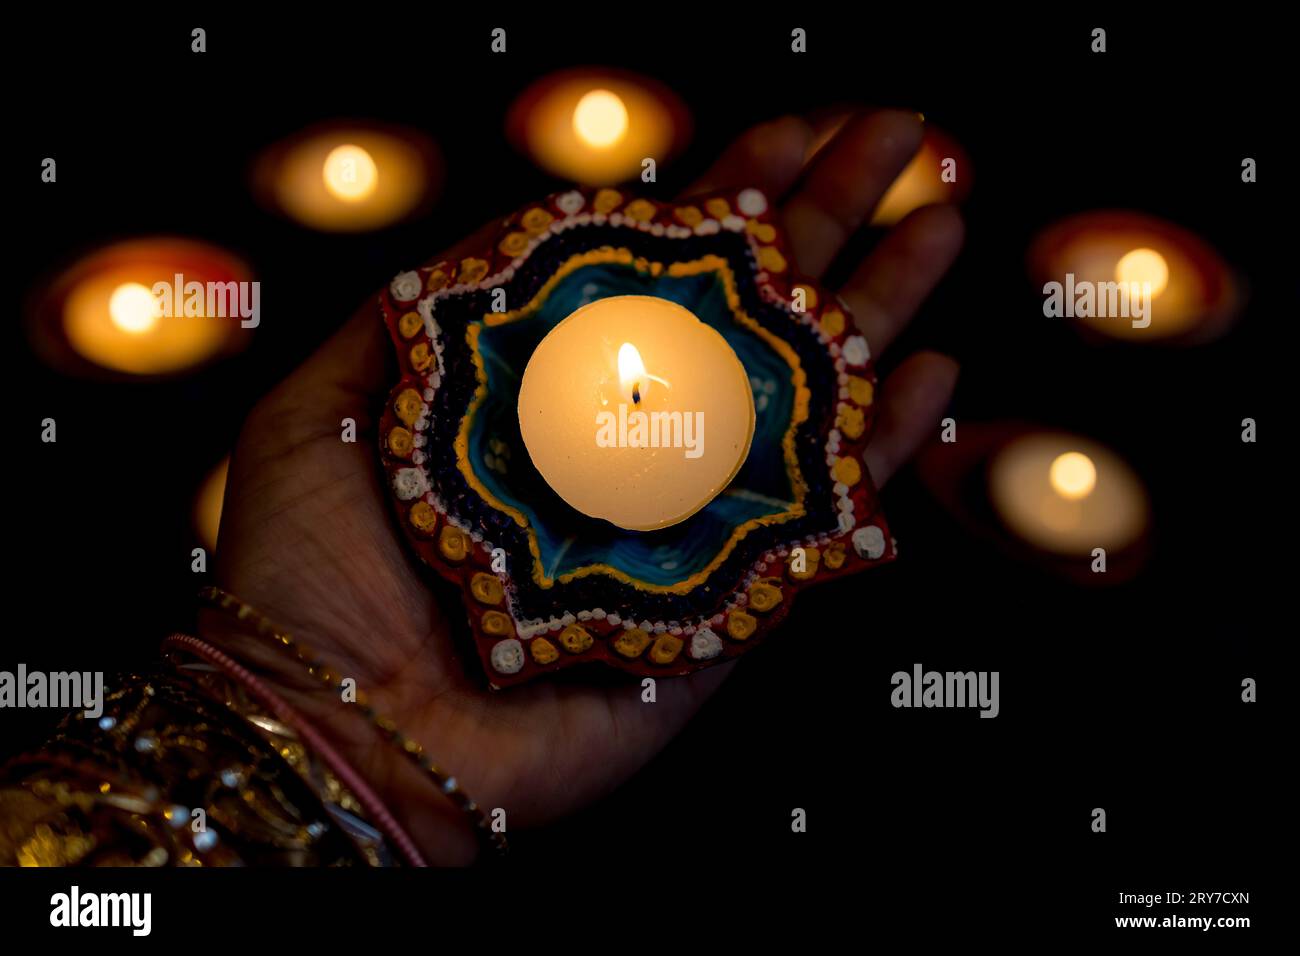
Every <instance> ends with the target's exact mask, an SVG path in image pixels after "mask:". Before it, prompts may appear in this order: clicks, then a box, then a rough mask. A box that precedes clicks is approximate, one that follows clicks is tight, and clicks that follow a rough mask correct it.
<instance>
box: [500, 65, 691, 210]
mask: <svg viewBox="0 0 1300 956" xmlns="http://www.w3.org/2000/svg"><path fill="white" fill-rule="evenodd" d="M689 126H690V123H689V119H688V118H687V112H686V109H685V107H684V106H683V105H682V104H681V101H680V100H679V99H678V98H677V97H676V96H674V95H673V94H672V93H671V92H670V91H668V90H667V89H666V88H665V87H663V86H662V85H660V84H658V83H656V82H654V81H652V80H650V79H648V78H646V77H641V76H635V75H633V74H631V73H627V72H621V71H613V70H587V69H583V70H572V71H568V72H564V73H559V74H554V75H551V76H547V77H543V78H542V79H541V80H539V81H538V82H537V83H534V84H533V85H532V86H530V87H529V88H528V89H527V90H525V91H524V92H523V93H522V94H521V95H520V96H519V98H518V99H517V100H516V101H515V103H514V104H513V105H512V106H511V108H510V112H509V114H508V115H507V118H506V132H507V135H508V136H509V138H510V140H511V142H512V143H514V145H515V147H516V148H518V149H519V150H521V151H522V152H524V153H526V154H527V155H528V156H529V157H531V158H532V159H533V161H534V162H536V163H537V164H538V165H539V166H541V167H542V168H543V169H545V170H546V171H547V172H550V173H552V174H554V175H557V176H561V177H563V178H565V179H570V180H573V181H574V182H579V183H586V184H591V185H609V184H612V183H616V182H619V181H621V180H624V179H629V178H631V177H633V176H639V175H641V173H642V172H643V171H644V168H645V167H644V163H645V161H646V160H647V159H649V160H652V161H653V162H654V163H655V164H656V166H657V164H659V163H662V162H663V161H664V160H665V159H667V158H668V157H669V156H670V155H672V154H673V153H674V152H676V151H677V150H678V149H680V148H681V146H682V145H683V143H684V141H685V138H686V134H687V131H688V128H689Z"/></svg>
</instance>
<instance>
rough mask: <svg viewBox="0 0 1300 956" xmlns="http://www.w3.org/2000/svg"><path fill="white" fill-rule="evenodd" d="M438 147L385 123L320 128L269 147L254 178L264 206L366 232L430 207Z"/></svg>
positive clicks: (335, 228) (305, 220)
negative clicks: (381, 124)
mask: <svg viewBox="0 0 1300 956" xmlns="http://www.w3.org/2000/svg"><path fill="white" fill-rule="evenodd" d="M439 168H440V163H439V160H438V153H437V149H436V148H435V147H434V145H433V143H432V141H430V140H429V139H428V137H426V136H424V135H423V134H420V133H417V132H415V131H412V130H407V129H399V128H397V127H386V126H384V127H381V126H378V125H367V126H358V125H349V126H341V125H325V126H319V127H313V128H312V129H309V130H306V131H304V132H303V133H300V134H298V135H297V136H294V137H291V138H289V139H287V140H284V141H283V142H280V143H277V144H275V145H274V146H272V147H271V148H269V149H268V150H266V151H265V152H264V153H263V154H262V156H261V157H260V159H259V160H258V162H257V164H256V166H255V167H254V173H253V184H254V189H255V192H256V194H257V195H258V197H259V198H260V199H261V200H262V202H263V203H264V204H265V205H267V206H269V207H271V208H273V209H275V210H276V211H278V212H281V213H283V214H284V215H286V216H288V217H289V218H291V219H294V220H296V221H298V222H300V223H302V224H303V225H305V226H309V227H311V228H313V229H319V230H322V231H325V232H364V231H367V230H371V229H379V228H382V227H384V226H389V225H392V224H393V223H396V222H399V221H401V220H403V219H406V218H409V217H410V216H412V215H414V214H415V213H417V212H418V211H419V210H420V209H422V208H425V207H427V206H428V205H429V204H430V202H431V201H432V199H433V196H434V194H435V192H436V187H437V180H438V178H439V177H438V170H439Z"/></svg>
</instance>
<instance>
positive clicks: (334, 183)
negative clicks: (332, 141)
mask: <svg viewBox="0 0 1300 956" xmlns="http://www.w3.org/2000/svg"><path fill="white" fill-rule="evenodd" d="M321 175H322V176H323V178H324V180H325V188H326V189H328V190H329V191H330V194H331V195H333V196H335V197H336V198H338V199H342V200H343V201H344V202H360V201H361V200H363V199H365V198H366V197H367V196H369V195H370V194H371V193H373V192H374V191H375V188H376V187H377V186H378V185H379V167H377V166H376V165H375V160H374V157H372V156H371V155H370V154H369V153H368V152H366V151H365V150H364V149H363V148H362V147H360V146H357V145H354V144H352V143H344V144H343V145H342V146H336V147H334V149H332V150H331V151H330V154H329V155H328V156H326V157H325V166H324V168H323V169H322V170H321Z"/></svg>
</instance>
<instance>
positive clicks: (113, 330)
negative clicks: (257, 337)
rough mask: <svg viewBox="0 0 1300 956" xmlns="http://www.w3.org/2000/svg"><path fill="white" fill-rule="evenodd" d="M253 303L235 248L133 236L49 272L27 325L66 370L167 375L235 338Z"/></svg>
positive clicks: (246, 325) (241, 336) (241, 338)
mask: <svg viewBox="0 0 1300 956" xmlns="http://www.w3.org/2000/svg"><path fill="white" fill-rule="evenodd" d="M178 276H179V277H180V281H179V290H180V295H179V296H177V294H176V291H177V288H178V280H177V277H178ZM163 287H166V293H167V294H166V296H165V297H160V296H159V295H158V292H159V291H160V290H161V289H162V288H163ZM187 289H189V290H191V291H193V290H201V291H199V292H197V293H195V294H193V295H187V294H186V290H187ZM209 291H211V292H212V294H211V295H210V294H209ZM254 304H255V300H254V298H253V283H252V281H251V273H250V272H249V270H248V267H247V266H245V265H244V264H243V263H242V262H240V261H239V260H238V259H236V258H235V257H234V256H231V255H230V254H228V253H226V252H224V251H222V250H220V249H217V248H215V247H213V246H209V245H206V244H203V243H198V242H192V241H189V240H181V239H140V240H130V241H126V242H120V243H116V244H114V245H111V246H107V247H105V248H103V249H100V250H99V251H97V252H95V253H92V254H91V255H88V256H86V257H85V258H83V259H81V260H80V261H78V262H77V263H75V264H74V265H73V266H71V267H70V268H68V269H67V270H65V271H64V272H63V273H62V274H61V275H59V276H58V277H57V278H56V279H55V280H54V281H53V282H51V283H50V284H49V285H48V286H47V287H46V289H45V290H44V294H43V296H42V298H41V300H40V301H39V303H38V305H37V307H36V308H35V310H34V311H33V313H32V315H31V317H30V320H31V332H32V336H33V341H34V344H35V345H36V347H37V348H38V350H40V351H41V352H42V353H43V354H44V355H45V356H46V357H47V358H48V359H49V360H50V361H51V362H52V363H53V364H55V365H57V366H59V367H61V368H63V369H64V370H66V371H70V372H85V373H91V374H93V373H95V372H97V371H98V372H102V371H110V372H114V373H125V374H129V375H153V376H156V375H168V374H175V373H178V372H182V371H186V370H189V369H191V368H194V367H195V366H197V365H200V364H202V363H203V362H205V361H208V360H210V359H212V358H214V357H216V356H218V355H221V354H223V353H227V352H230V351H233V350H234V349H236V348H238V347H240V346H242V345H243V344H244V343H245V342H246V341H247V339H248V336H250V335H251V334H252V332H253V329H254V328H255V327H256V325H257V323H258V322H259V321H260V315H253V314H252V312H253V306H254ZM256 305H257V307H258V308H259V309H260V296H258V300H257V301H256ZM245 307H247V311H249V312H250V315H249V316H248V317H247V318H246V317H244V315H243V314H242V312H243V310H244V308H245Z"/></svg>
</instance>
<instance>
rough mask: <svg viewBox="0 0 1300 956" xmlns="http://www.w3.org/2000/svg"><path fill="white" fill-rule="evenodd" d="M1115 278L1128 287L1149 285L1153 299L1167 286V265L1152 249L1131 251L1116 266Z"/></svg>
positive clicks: (1163, 258)
mask: <svg viewBox="0 0 1300 956" xmlns="http://www.w3.org/2000/svg"><path fill="white" fill-rule="evenodd" d="M1115 278H1116V279H1118V280H1119V281H1120V282H1121V283H1124V284H1126V285H1128V286H1130V287H1131V286H1134V285H1137V286H1139V287H1141V286H1142V284H1143V283H1147V282H1149V283H1151V298H1153V299H1154V298H1155V297H1156V296H1158V295H1159V294H1160V293H1161V292H1164V291H1165V286H1167V285H1168V284H1169V264H1168V263H1167V262H1165V257H1164V256H1162V255H1161V254H1160V253H1158V252H1156V251H1155V250H1154V249H1147V248H1145V247H1144V248H1142V249H1133V250H1132V251H1130V252H1127V253H1125V254H1124V256H1123V258H1121V259H1120V260H1119V262H1118V263H1117V264H1116V266H1115Z"/></svg>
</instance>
